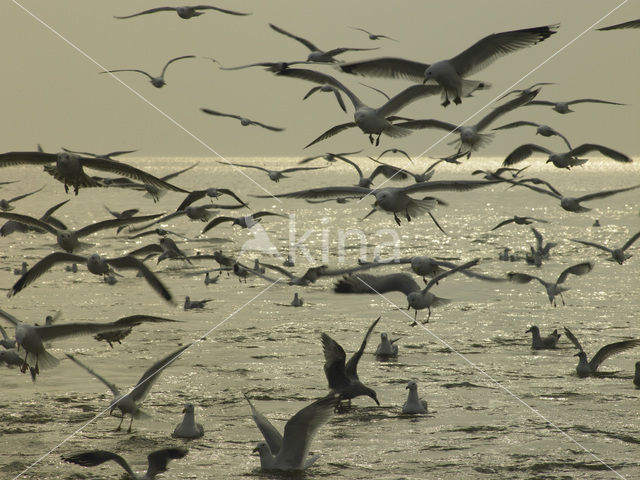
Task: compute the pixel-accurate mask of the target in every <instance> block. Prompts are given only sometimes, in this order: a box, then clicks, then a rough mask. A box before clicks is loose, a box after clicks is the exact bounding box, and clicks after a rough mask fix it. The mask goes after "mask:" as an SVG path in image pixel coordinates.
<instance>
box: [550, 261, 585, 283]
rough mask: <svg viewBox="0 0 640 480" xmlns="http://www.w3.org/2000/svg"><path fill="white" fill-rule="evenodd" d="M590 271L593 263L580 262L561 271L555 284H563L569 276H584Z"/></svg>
mask: <svg viewBox="0 0 640 480" xmlns="http://www.w3.org/2000/svg"><path fill="white" fill-rule="evenodd" d="M591 270H593V263H591V262H582V263H578V264H576V265H572V266H571V267H569V268H567V269H565V270H563V272H562V273H561V274H560V276H559V277H558V281H557V282H556V283H558V284H559V283H564V281H565V280H566V279H567V277H568V276H569V275H584V274H586V273H589V272H590V271H591Z"/></svg>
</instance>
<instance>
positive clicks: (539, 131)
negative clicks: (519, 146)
mask: <svg viewBox="0 0 640 480" xmlns="http://www.w3.org/2000/svg"><path fill="white" fill-rule="evenodd" d="M516 127H536V135H542V136H543V137H551V136H553V135H557V136H558V137H560V138H562V140H564V143H565V144H566V145H567V148H568V149H569V150H572V149H573V147H572V146H571V144H570V143H569V140H567V137H565V136H564V135H562V134H561V133H560V132H558V131H557V130H554V129H553V128H551V127H550V126H549V125H543V124H542V123H536V122H528V121H525V120H521V121H518V122H512V123H507V124H506V125H502V126H501V127H496V128H494V129H493V130H506V129H509V128H516Z"/></svg>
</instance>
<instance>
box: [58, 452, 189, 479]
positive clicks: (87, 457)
mask: <svg viewBox="0 0 640 480" xmlns="http://www.w3.org/2000/svg"><path fill="white" fill-rule="evenodd" d="M187 451H188V450H187V449H186V448H164V449H162V450H156V451H155V452H151V453H150V454H149V455H147V462H148V466H147V471H146V473H145V474H144V475H143V476H139V475H136V474H135V473H134V472H133V470H132V468H131V467H130V466H129V464H128V463H127V461H126V460H125V459H124V458H122V457H121V456H120V455H118V454H117V453H113V452H108V451H106V450H89V451H86V452H80V453H74V454H73V455H69V456H66V457H64V456H63V457H62V460H64V461H65V462H68V463H75V464H77V465H82V466H83V467H95V466H98V465H101V464H103V463H104V462H108V461H114V462H116V463H117V464H118V465H120V466H121V467H122V468H123V469H124V470H125V472H127V473H128V474H129V476H130V477H131V478H132V479H133V480H153V479H154V478H156V476H157V475H158V474H159V473H162V472H166V471H167V465H168V464H169V462H170V461H171V460H175V459H177V458H183V457H184V456H185V455H186V454H187Z"/></svg>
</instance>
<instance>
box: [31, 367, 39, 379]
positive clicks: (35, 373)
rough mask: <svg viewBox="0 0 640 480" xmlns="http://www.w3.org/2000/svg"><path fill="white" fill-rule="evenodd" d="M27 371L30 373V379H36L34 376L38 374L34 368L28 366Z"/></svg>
mask: <svg viewBox="0 0 640 480" xmlns="http://www.w3.org/2000/svg"><path fill="white" fill-rule="evenodd" d="M29 373H30V374H31V381H32V382H35V381H36V376H37V375H38V372H37V371H36V369H35V368H29Z"/></svg>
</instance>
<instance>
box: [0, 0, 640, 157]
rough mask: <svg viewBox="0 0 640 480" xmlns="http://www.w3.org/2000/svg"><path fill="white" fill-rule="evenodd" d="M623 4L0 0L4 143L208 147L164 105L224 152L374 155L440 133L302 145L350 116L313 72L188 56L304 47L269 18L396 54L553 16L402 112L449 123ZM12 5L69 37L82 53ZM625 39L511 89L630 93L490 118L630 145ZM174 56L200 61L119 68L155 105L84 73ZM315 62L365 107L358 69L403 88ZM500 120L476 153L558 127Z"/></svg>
mask: <svg viewBox="0 0 640 480" xmlns="http://www.w3.org/2000/svg"><path fill="white" fill-rule="evenodd" d="M621 3H625V2H622V1H620V0H606V1H603V0H565V1H560V2H559V1H557V0H549V1H547V0H536V1H513V0H490V1H482V2H479V1H476V0H460V1H451V0H444V1H424V0H403V1H390V0H387V1H379V0H366V1H344V0H338V1H334V0H325V1H323V2H308V1H299V0H295V1H294V0H281V1H248V0H247V1H235V2H231V1H216V2H213V3H211V4H212V5H215V6H219V7H222V8H227V9H231V10H238V11H248V12H252V13H253V14H252V15H251V16H247V17H236V16H230V15H224V14H220V13H216V12H209V13H206V14H204V15H202V16H200V17H197V18H192V19H190V20H183V19H180V18H179V17H178V16H177V15H176V14H175V13H172V12H160V13H156V14H151V15H143V16H140V17H136V18H132V19H129V20H116V19H114V18H113V16H114V15H126V14H131V13H135V12H137V11H141V10H144V9H148V8H152V7H156V6H162V5H180V4H181V3H176V4H171V3H163V2H161V1H158V0H155V1H148V0H144V1H136V2H131V1H127V0H109V1H103V2H94V1H91V2H88V1H83V0H58V1H55V2H45V1H41V0H40V1H36V0H19V1H17V2H13V1H10V0H7V1H4V2H2V3H1V4H0V18H2V23H3V28H2V29H0V44H1V45H2V46H3V55H2V60H3V73H4V74H3V76H2V84H3V87H2V89H1V93H0V105H1V106H2V110H3V112H2V115H1V116H0V122H1V127H2V133H3V135H2V138H3V144H2V151H11V150H32V149H35V147H36V144H38V143H41V144H42V145H43V147H44V149H45V150H46V151H58V150H59V149H60V148H61V147H63V146H64V147H67V148H73V149H80V150H89V151H95V152H98V153H104V152H107V151H111V150H119V149H134V148H135V149H140V153H139V155H145V156H213V154H212V153H211V152H210V151H209V150H208V149H207V147H205V146H203V145H202V144H201V143H200V142H199V141H198V140H196V139H195V138H193V137H192V136H191V135H190V134H189V133H186V132H185V131H184V130H182V129H181V128H179V127H178V126H177V125H176V124H174V123H172V121H170V120H169V119H168V118H167V117H170V118H171V119H172V120H173V121H175V122H176V123H177V124H179V125H181V126H182V127H184V129H186V130H187V131H188V132H190V133H191V134H193V136H195V137H197V138H198V139H200V140H201V141H202V142H203V143H205V144H206V145H208V146H209V147H210V148H211V149H213V150H215V151H216V152H218V153H219V154H220V155H222V156H224V157H237V156H293V157H302V156H306V155H309V154H315V153H323V152H326V151H332V152H339V151H349V150H357V149H360V148H364V149H365V153H367V154H374V153H377V152H379V151H381V150H382V149H384V148H390V147H398V148H403V149H405V150H407V151H408V152H409V153H410V154H412V155H417V154H419V153H421V152H422V151H424V150H425V149H427V148H429V147H430V146H431V145H433V144H434V143H435V142H436V141H438V140H439V139H440V138H441V136H442V134H441V133H440V132H438V131H435V130H425V131H422V132H416V133H414V134H413V135H412V136H410V137H406V138H404V139H391V138H389V137H384V136H383V137H382V140H381V145H380V147H378V148H375V147H371V146H370V145H369V142H368V139H367V137H366V136H365V135H364V134H362V133H361V132H360V131H359V130H358V129H353V130H351V131H348V132H344V133H341V134H339V135H337V136H335V137H333V138H332V139H329V140H327V141H324V142H321V143H319V144H318V145H315V146H313V147H311V148H309V149H307V150H303V149H302V147H303V146H304V145H306V144H307V143H308V142H310V141H311V140H312V139H314V138H315V137H316V136H318V135H319V134H321V133H322V132H324V131H325V130H327V129H328V128H329V127H331V126H333V125H336V124H339V123H345V122H348V121H351V120H352V118H353V109H352V108H349V113H348V114H345V113H343V112H342V111H341V110H340V109H339V108H338V106H337V103H336V102H335V100H334V98H333V96H330V95H327V94H317V95H314V96H312V97H311V98H309V99H308V100H306V101H304V102H303V101H302V97H303V96H304V94H305V93H306V92H307V91H308V90H309V89H310V88H311V87H313V86H314V85H313V84H311V83H308V82H304V81H302V80H295V79H287V78H277V77H274V75H273V74H271V73H269V72H265V71H263V70H262V69H260V68H252V69H247V70H241V71H221V70H218V68H217V66H216V65H215V64H214V63H213V62H211V61H209V60H206V59H204V58H200V57H202V56H210V57H214V58H216V59H218V60H219V61H220V62H222V63H223V64H224V65H225V66H233V65H241V64H246V63H253V62H259V61H280V60H302V59H304V58H306V55H307V53H308V52H307V50H306V49H305V47H303V46H302V45H301V44H299V43H297V42H296V41H294V40H292V39H289V38H286V37H284V36H282V35H280V34H278V33H276V32H274V31H272V30H271V29H270V28H269V27H268V23H269V22H272V23H275V24H276V25H278V26H280V27H282V28H284V29H285V30H288V31H290V32H292V33H294V34H297V35H300V36H303V37H305V38H308V39H309V40H311V41H312V42H314V43H316V44H317V45H318V46H319V47H320V48H323V49H331V48H334V47H338V46H350V47H372V46H379V47H380V49H379V50H378V51H375V52H351V53H346V54H344V55H342V56H341V58H342V59H344V60H347V61H348V60H356V59H366V58H371V57H375V56H399V57H403V58H407V59H412V60H418V61H423V62H433V61H437V60H441V59H444V58H449V57H451V56H453V55H455V54H457V53H459V52H460V51H461V50H463V49H465V48H466V47H468V46H470V45H471V44H472V43H474V42H475V41H477V40H479V39H480V38H482V37H484V36H486V35H488V34H490V33H494V32H500V31H505V30H511V29H517V28H525V27H534V26H540V25H547V24H552V23H560V29H559V31H558V33H557V34H556V35H553V36H552V37H551V38H549V39H547V40H546V41H544V42H542V43H541V44H539V45H536V46H534V47H531V48H528V49H525V50H521V51H518V52H516V53H513V54H510V55H507V56H505V57H502V58H500V59H498V60H497V61H496V62H495V63H494V64H492V65H490V66H489V67H488V68H486V69H485V70H483V71H482V72H480V73H478V74H476V75H474V76H473V77H472V78H476V79H482V80H486V81H489V82H491V83H492V84H493V88H492V89H491V90H489V91H484V92H480V93H478V94H476V95H475V97H473V98H469V99H465V100H464V101H463V103H462V105H461V106H458V107H455V106H453V105H452V106H450V107H448V108H447V109H444V108H442V107H441V106H440V99H439V98H428V99H422V100H419V101H418V102H416V103H415V104H413V105H411V106H410V107H409V108H407V109H405V110H403V111H402V114H403V115H406V116H410V117H413V118H439V119H442V120H446V121H450V122H454V123H459V122H462V121H463V120H465V119H466V118H467V117H468V116H470V115H472V114H473V113H475V112H476V111H477V110H478V109H480V108H482V107H483V106H484V105H485V104H487V103H488V102H490V101H491V100H492V99H493V98H495V97H496V96H498V95H499V94H500V93H501V92H502V91H503V90H505V89H507V88H508V87H509V86H511V85H512V84H513V83H515V82H518V81H519V80H520V78H521V77H523V76H524V75H525V74H527V73H529V71H531V70H532V69H533V68H535V67H536V66H538V65H539V64H541V63H542V62H543V61H545V60H546V59H548V58H549V57H550V56H552V55H553V54H554V53H555V52H557V51H558V50H560V49H561V48H562V47H565V46H566V45H567V44H568V43H570V42H571V41H572V40H573V39H574V38H575V37H576V36H578V35H579V34H581V33H582V32H583V31H584V30H585V29H587V28H588V27H589V26H590V25H592V24H593V23H594V22H596V21H597V20H599V19H600V18H601V17H602V16H604V15H605V14H607V13H608V12H609V11H611V10H612V9H614V8H615V7H616V6H617V5H620V4H621ZM17 4H20V5H23V6H24V7H25V8H26V9H28V10H29V11H31V12H32V13H33V15H35V16H37V17H38V18H39V19H40V20H41V21H42V22H44V23H46V24H47V25H49V26H50V27H51V28H52V29H54V30H55V31H57V32H58V33H59V34H60V35H61V36H63V37H64V38H66V39H67V40H68V41H69V42H71V43H73V44H74V45H75V46H77V47H78V48H79V49H82V50H83V51H84V52H85V53H86V55H87V56H89V57H91V59H92V60H90V59H89V58H87V57H85V56H84V55H82V54H81V53H80V52H78V51H77V50H75V49H74V48H73V47H71V46H70V45H69V44H68V43H66V42H65V41H64V40H62V39H61V38H60V37H58V36H56V35H55V34H54V33H52V32H51V31H50V30H48V29H47V28H46V27H45V26H44V25H43V24H41V23H40V22H39V21H38V20H36V19H35V18H34V17H32V16H31V15H29V14H28V13H27V12H25V11H24V10H23V9H22V8H20V7H19V6H18V5H17ZM638 17H640V4H639V2H638V1H635V0H630V1H628V2H627V3H626V4H624V5H622V6H621V7H620V8H619V9H618V10H616V11H615V12H614V13H613V14H611V15H610V16H609V17H608V18H606V19H605V20H604V21H603V22H602V23H601V24H599V25H598V26H604V25H610V24H614V23H619V22H622V21H625V20H630V19H634V18H638ZM349 26H358V27H363V28H366V29H368V30H371V31H374V32H376V33H383V34H386V35H389V36H391V37H394V38H396V39H398V40H399V41H398V42H391V41H385V40H381V41H375V42H374V41H371V40H369V39H368V38H367V37H366V36H365V35H364V34H363V33H361V32H358V31H355V30H352V29H350V28H348V27H349ZM639 44H640V32H638V31H637V30H621V31H609V32H597V31H589V32H587V33H586V34H585V35H583V36H582V37H581V38H579V39H577V40H576V41H575V42H574V43H573V44H571V45H569V46H568V47H567V48H566V49H565V50H564V51H562V52H560V53H559V54H558V55H556V56H555V57H554V58H552V59H551V60H549V62H548V63H546V64H545V65H543V66H542V67H540V68H539V69H538V70H537V71H536V72H534V73H533V74H531V75H530V76H529V77H528V78H526V79H525V80H523V81H522V82H521V83H520V87H521V88H522V87H526V86H529V85H530V84H532V83H534V82H539V81H547V82H556V83H557V85H555V86H547V87H545V88H544V90H543V91H542V92H541V94H540V95H539V96H538V98H539V99H550V100H569V99H572V98H583V97H594V98H601V99H606V100H611V101H618V102H623V103H627V104H628V106H624V107H618V106H607V105H595V104H583V105H579V106H577V107H576V111H575V113H572V114H568V115H560V114H557V113H555V112H553V111H551V110H550V109H549V108H545V107H524V108H521V109H520V110H519V111H516V112H512V113H511V114H510V115H509V116H505V117H503V119H504V122H503V123H507V122H509V121H515V120H532V121H536V122H540V123H547V124H549V125H551V126H553V127H554V128H556V129H557V130H559V131H561V132H563V133H564V134H565V135H567V136H568V137H569V139H570V140H571V141H572V143H574V144H576V145H579V144H580V143H584V142H594V143H601V144H604V145H607V146H610V147H612V148H616V149H619V150H621V151H623V152H625V153H627V154H630V155H637V154H638V151H639V148H638V145H639V142H638V132H639V131H640V130H639V127H640V121H639V118H640V89H639V88H638V73H639V63H640V58H639V56H638V53H637V52H638V45H639ZM187 54H193V55H198V56H199V58H196V59H190V60H184V61H182V62H180V63H176V64H174V65H172V66H171V67H170V68H169V70H168V73H167V75H166V80H167V85H166V86H164V87H163V88H161V89H156V88H154V87H153V86H151V84H150V83H149V81H148V80H147V79H146V78H145V77H143V76H142V75H139V74H136V73H122V74H119V76H120V78H121V79H122V80H123V81H124V82H126V83H127V85H128V86H129V87H131V89H133V90H135V91H136V92H138V93H139V94H140V95H141V96H143V97H144V98H145V99H146V100H148V101H149V102H150V104H152V105H153V106H151V105H150V104H148V103H146V102H145V101H143V100H142V99H141V98H139V97H137V96H136V95H135V94H134V93H133V92H132V91H131V90H129V89H127V88H126V87H125V86H123V85H122V84H120V83H119V82H118V81H116V80H115V79H114V78H111V77H110V76H109V75H104V74H103V75H100V74H98V72H100V71H101V66H102V67H105V68H110V69H115V68H139V69H142V70H145V71H148V72H150V73H151V74H154V75H156V74H159V73H160V70H161V69H162V66H163V65H164V64H165V62H166V61H167V60H168V59H169V58H172V57H175V56H179V55H187ZM94 61H95V62H97V63H98V64H99V65H97V64H96V63H94ZM312 68H313V67H312ZM316 68H318V69H322V70H323V71H326V72H329V73H332V74H335V75H336V76H337V77H338V78H340V79H341V80H342V81H343V82H344V83H345V84H346V85H347V86H349V87H350V88H353V90H354V91H355V92H356V93H357V94H358V95H359V96H361V98H362V99H363V100H364V101H365V102H370V104H371V105H373V106H378V105H379V104H382V103H383V102H382V100H383V98H382V97H381V96H380V95H379V94H377V93H375V92H372V91H369V90H368V89H366V88H365V87H362V86H360V85H359V84H358V82H360V81H363V82H366V83H368V84H371V85H374V86H377V87H379V88H382V89H383V90H385V91H386V92H387V93H388V94H390V95H392V94H395V93H397V92H399V91H400V90H402V89H404V88H406V87H407V86H409V85H410V83H409V82H407V81H403V80H385V79H365V78H363V77H355V76H350V75H346V74H342V73H338V72H337V71H335V70H333V69H332V68H331V67H316ZM154 107H157V109H159V110H161V111H162V112H164V114H166V116H165V115H163V114H162V113H160V112H159V111H158V110H156V108H154ZM201 107H208V108H211V109H214V110H220V111H223V112H229V113H236V114H241V115H243V116H246V117H249V118H252V119H255V120H258V121H262V122H264V123H267V124H271V125H277V126H282V127H286V131H285V132H282V133H276V132H270V131H266V130H263V129H260V128H257V127H242V126H241V125H240V124H239V123H238V122H236V121H234V120H232V119H223V118H217V117H210V116H208V115H205V114H204V113H202V112H200V108H201ZM349 107H350V105H349ZM485 113H486V112H485ZM480 115H484V113H481V114H480ZM476 120H477V119H476ZM500 124H501V123H500ZM496 126H498V124H496ZM500 133H501V135H499V136H496V138H495V139H494V142H493V143H492V144H491V145H489V146H488V147H487V148H485V149H484V150H483V151H482V153H483V154H484V155H487V156H504V155H506V154H507V153H509V152H510V151H511V150H512V149H513V148H515V147H516V146H518V145H520V144H521V143H529V142H535V143H539V144H541V145H545V146H547V147H548V148H551V149H552V150H556V151H563V150H564V148H563V144H562V142H561V141H560V140H559V139H557V138H550V139H547V138H543V137H540V136H538V137H536V136H535V135H534V131H533V130H532V129H531V130H530V129H520V130H511V131H506V132H500ZM451 139H452V138H451ZM447 141H449V140H447ZM451 149H452V147H450V146H447V145H446V141H445V142H442V143H440V144H439V145H438V146H436V147H434V148H433V149H432V150H431V151H430V153H429V154H432V155H446V154H448V153H450V152H451Z"/></svg>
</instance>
